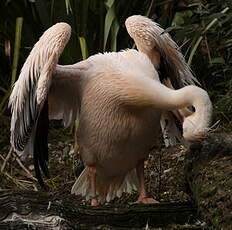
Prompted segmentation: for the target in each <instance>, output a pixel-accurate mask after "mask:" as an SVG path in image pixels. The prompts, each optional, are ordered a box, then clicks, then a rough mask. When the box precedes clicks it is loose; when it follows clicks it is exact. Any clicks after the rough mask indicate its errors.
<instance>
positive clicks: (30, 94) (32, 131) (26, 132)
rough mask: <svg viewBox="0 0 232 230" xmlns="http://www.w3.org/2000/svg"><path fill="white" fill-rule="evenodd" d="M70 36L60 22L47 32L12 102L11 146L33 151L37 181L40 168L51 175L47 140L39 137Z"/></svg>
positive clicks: (16, 89)
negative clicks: (57, 67) (58, 67)
mask: <svg viewBox="0 0 232 230" xmlns="http://www.w3.org/2000/svg"><path fill="white" fill-rule="evenodd" d="M70 35H71V28H70V26H69V25H68V24H66V23H57V24H55V25H54V26H52V27H51V28H49V29H48V30H47V31H45V33H44V34H43V35H42V36H41V38H40V39H39V41H38V42H37V43H36V44H35V46H34V47H33V49H32V51H31V53H30V54H29V56H28V58H27V60H26V62H25V63H24V65H23V67H22V70H21V73H20V75H19V78H18V80H17V82H16V83H15V85H14V87H13V90H12V93H11V96H10V100H9V106H10V107H11V111H12V118H11V145H12V147H13V149H14V150H15V151H17V152H23V151H24V150H29V149H30V150H31V151H32V152H33V154H34V161H36V163H35V171H36V176H37V178H40V177H41V176H40V172H39V170H40V169H39V167H40V168H41V169H42V171H43V172H44V174H45V175H48V170H47V166H46V161H47V159H48V155H47V150H46V148H47V147H46V143H45V142H46V140H45V139H46V138H44V139H43V137H41V136H43V135H39V136H38V133H39V132H40V131H39V130H40V128H41V127H40V126H41V119H42V118H46V116H48V115H46V113H48V108H47V109H44V105H45V106H46V103H47V102H46V101H47V95H48V92H49V88H50V85H51V82H52V73H53V71H54V68H55V66H56V65H57V62H58V59H59V56H60V54H61V53H62V51H63V49H64V47H65V45H66V43H67V42H68V40H69V38H70ZM40 117H41V119H40ZM37 126H38V127H39V128H38V129H37ZM45 126H46V125H45ZM47 129H48V127H46V128H45V131H46V130H47ZM37 137H38V138H37ZM45 137H46V136H45ZM41 138H42V139H43V140H41ZM40 144H41V145H40ZM28 145H30V146H28ZM31 145H32V146H31ZM35 149H36V150H35Z"/></svg>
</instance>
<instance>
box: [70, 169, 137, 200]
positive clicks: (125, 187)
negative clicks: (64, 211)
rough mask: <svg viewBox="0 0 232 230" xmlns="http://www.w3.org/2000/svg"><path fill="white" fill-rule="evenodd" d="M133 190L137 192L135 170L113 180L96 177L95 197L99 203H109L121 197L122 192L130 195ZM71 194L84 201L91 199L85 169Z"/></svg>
mask: <svg viewBox="0 0 232 230" xmlns="http://www.w3.org/2000/svg"><path fill="white" fill-rule="evenodd" d="M133 190H138V179H137V176H136V171H135V169H134V170H132V171H130V172H129V173H128V174H127V175H123V176H122V175H120V176H118V177H114V178H104V177H101V176H100V175H97V177H96V195H97V196H98V200H99V202H101V203H103V202H105V201H107V202H109V201H110V200H113V199H114V198H116V197H121V196H122V194H123V193H124V192H126V193H131V192H132V191H133ZM71 193H72V194H75V195H81V196H83V197H85V199H86V200H89V199H90V198H91V197H93V194H91V191H90V183H89V178H88V170H87V167H86V168H85V169H84V170H83V171H82V173H81V174H80V176H79V177H78V179H77V180H76V182H75V183H74V185H73V187H72V190H71Z"/></svg>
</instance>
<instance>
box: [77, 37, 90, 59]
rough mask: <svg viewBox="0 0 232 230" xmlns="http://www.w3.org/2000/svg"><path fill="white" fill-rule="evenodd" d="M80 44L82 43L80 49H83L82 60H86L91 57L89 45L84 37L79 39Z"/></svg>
mask: <svg viewBox="0 0 232 230" xmlns="http://www.w3.org/2000/svg"><path fill="white" fill-rule="evenodd" d="M79 42H80V47H81V54H82V59H83V60H84V59H86V58H87V57H88V56H89V55H88V48H87V43H86V40H85V38H84V37H79Z"/></svg>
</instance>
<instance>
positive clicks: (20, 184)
mask: <svg viewBox="0 0 232 230" xmlns="http://www.w3.org/2000/svg"><path fill="white" fill-rule="evenodd" d="M0 128H1V135H0V167H1V166H2V165H3V162H4V160H5V159H6V157H7V155H8V152H9V149H10V145H9V118H8V117H3V118H2V119H1V122H0ZM184 157H185V149H184V147H183V146H178V147H175V148H174V147H171V148H164V146H162V145H161V147H160V148H159V149H155V150H153V151H152V152H151V153H150V155H149V158H148V160H147V162H146V165H145V175H146V185H147V190H148V193H149V194H150V195H151V196H152V197H154V198H155V199H157V200H158V201H162V202H163V201H171V202H174V201H189V200H191V198H190V197H189V195H188V194H187V193H186V186H185V183H186V182H185V175H184V170H183V167H184V163H183V162H184ZM22 163H23V165H24V166H25V167H26V168H27V169H28V170H29V172H30V173H31V174H32V175H34V171H33V169H34V167H33V160H32V157H31V156H30V157H29V159H28V160H27V161H26V162H22ZM83 168H84V166H83V163H82V161H81V159H80V154H79V153H78V151H77V152H75V151H74V138H73V134H72V131H71V130H70V129H63V127H62V125H61V124H60V122H53V123H52V124H51V126H50V131H49V170H50V174H51V178H50V179H45V182H46V184H47V185H48V186H49V190H50V192H52V193H54V195H55V196H59V197H60V198H62V197H65V199H66V200H70V201H72V202H75V203H76V204H79V203H80V202H82V203H83V202H85V201H84V200H83V198H82V197H77V196H74V195H71V194H70V191H71V187H72V185H73V183H74V181H75V179H76V178H77V177H78V175H79V174H80V173H81V171H82V169H83ZM0 180H1V184H0V188H1V189H6V188H8V189H9V188H10V189H15V188H19V189H26V190H40V189H41V188H40V186H39V185H38V184H37V183H36V182H35V180H33V179H32V178H31V175H30V174H28V173H27V172H26V171H25V170H24V169H23V168H22V167H21V166H20V165H19V163H18V162H17V160H16V157H15V156H12V157H10V159H9V160H8V162H7V164H6V167H5V169H4V172H3V173H1V174H0ZM136 199H137V193H136V192H134V193H132V194H124V195H123V196H122V197H121V198H120V199H115V200H114V201H112V203H115V204H125V203H131V202H134V201H135V200H136Z"/></svg>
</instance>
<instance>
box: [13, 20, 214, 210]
mask: <svg viewBox="0 0 232 230" xmlns="http://www.w3.org/2000/svg"><path fill="white" fill-rule="evenodd" d="M126 27H127V30H128V32H129V34H130V36H131V37H132V38H133V39H134V41H135V43H136V45H137V47H138V50H139V51H137V50H135V49H128V50H124V51H120V52H112V53H104V54H96V55H93V56H91V57H89V58H88V59H86V60H84V61H81V62H78V63H76V64H73V65H66V66H61V65H57V62H58V59H59V56H60V54H61V53H62V51H63V49H64V47H65V45H66V43H67V42H68V40H69V38H70V34H71V28H70V26H69V25H68V24H66V23H57V24H56V25H54V26H52V27H51V28H49V29H48V30H47V31H45V33H44V34H43V35H42V36H41V38H40V40H39V41H38V42H37V43H36V44H35V46H34V48H33V49H32V51H31V53H30V55H29V56H28V58H27V60H26V62H25V64H24V65H23V67H22V70H21V73H20V76H19V79H18V80H17V82H16V83H15V86H14V88H13V91H12V94H11V96H10V101H9V105H10V106H11V109H12V119H11V145H12V147H13V148H14V150H15V151H18V152H23V153H24V154H25V153H26V152H30V153H32V154H33V155H34V164H35V173H36V176H37V178H38V181H39V183H40V184H43V180H42V177H41V172H40V170H42V171H43V172H44V174H45V176H49V175H48V168H47V165H46V162H47V161H48V148H47V128H48V122H49V119H62V120H63V123H64V125H65V126H66V127H67V126H70V125H72V124H73V122H74V121H75V120H76V119H79V121H80V123H79V129H78V130H79V131H78V132H79V134H78V136H79V145H80V149H81V155H82V159H83V161H84V164H85V166H86V167H85V169H84V170H83V172H82V173H81V175H80V176H79V178H78V179H77V180H76V182H75V184H74V185H73V188H72V191H71V192H72V193H74V194H81V195H83V196H84V197H86V199H87V200H90V202H91V205H93V206H95V205H98V204H99V203H103V202H104V201H109V200H111V199H113V198H114V197H116V196H118V197H119V196H120V195H121V194H122V192H124V191H125V192H130V191H131V190H132V189H137V190H138V192H139V197H138V200H137V202H138V203H155V202H157V201H155V200H154V199H152V198H150V197H147V194H146V190H145V185H144V170H143V167H144V160H145V159H146V158H147V156H148V153H149V149H150V147H151V146H152V144H153V143H154V140H155V139H156V138H157V136H158V133H159V132H160V128H159V127H160V119H161V114H163V113H165V112H167V111H175V110H180V111H181V109H185V108H186V107H187V106H193V107H194V108H195V111H194V112H188V113H187V114H186V113H185V114H184V113H182V114H184V117H183V136H184V138H185V139H186V140H191V141H192V140H196V139H199V138H201V137H203V136H205V134H206V133H207V131H208V127H209V124H210V118H211V113H212V105H211V102H210V99H209V96H208V94H207V92H206V91H204V90H203V89H201V88H199V87H197V86H194V85H189V86H184V85H187V84H193V83H194V81H195V78H194V77H193V75H192V74H191V71H190V69H189V67H188V66H187V64H186V62H185V60H184V58H183V56H182V54H181V53H180V52H179V51H178V47H177V45H176V44H175V42H174V41H173V40H172V39H171V38H170V36H169V35H168V34H167V33H163V32H164V31H163V29H161V28H160V27H159V25H158V24H156V23H154V22H153V21H152V20H150V19H148V18H146V17H143V16H131V17H129V18H128V19H127V20H126ZM162 33H163V34H162ZM161 68H162V69H163V70H164V72H163V73H166V74H167V76H165V77H167V78H170V79H171V82H172V84H173V85H174V87H177V88H178V89H177V90H175V89H172V85H171V83H170V80H169V83H168V81H167V79H166V80H165V81H166V83H165V84H166V85H167V86H169V87H166V86H165V85H164V84H162V83H161V81H160V78H162V76H159V73H158V69H161ZM162 79H163V78H162ZM181 87H182V88H181ZM185 110H186V109H185ZM183 111H184V110H183ZM179 114H180V112H179ZM169 131H172V130H169Z"/></svg>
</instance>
